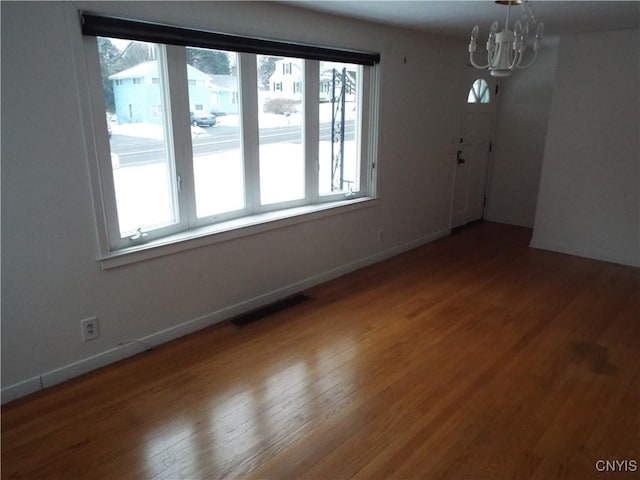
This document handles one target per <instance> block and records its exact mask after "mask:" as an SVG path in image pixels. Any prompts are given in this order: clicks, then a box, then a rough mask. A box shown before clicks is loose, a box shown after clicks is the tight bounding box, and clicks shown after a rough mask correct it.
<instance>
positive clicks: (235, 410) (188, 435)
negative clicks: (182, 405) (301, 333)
mask: <svg viewBox="0 0 640 480" xmlns="http://www.w3.org/2000/svg"><path fill="white" fill-rule="evenodd" d="M356 349H357V344H356V342H354V341H353V340H352V339H350V338H349V337H348V336H345V337H343V338H341V339H340V340H339V341H337V342H336V341H335V339H334V341H333V342H332V343H331V344H328V345H322V348H319V349H314V352H313V353H310V354H309V355H306V356H305V357H304V358H303V357H300V356H298V357H297V358H291V361H290V362H289V363H286V364H284V365H283V364H280V365H278V368H277V371H271V372H265V373H264V379H263V380H262V382H260V383H257V382H256V383H254V384H247V383H246V382H245V381H244V380H243V379H241V378H238V380H237V382H230V383H227V384H226V385H225V387H224V388H225V391H224V392H219V393H217V394H215V397H213V398H212V399H211V401H210V402H209V404H208V407H207V408H208V409H209V413H208V415H207V416H206V417H205V416H204V415H199V414H197V415H194V418H199V419H202V418H209V419H210V421H209V422H208V424H206V423H204V422H202V421H201V422H200V424H194V423H193V421H189V419H188V417H186V416H185V412H182V414H181V417H180V418H178V419H176V418H174V419H171V420H170V421H168V422H167V423H166V424H165V425H163V426H162V427H160V428H158V429H156V430H155V431H153V432H151V433H150V434H149V435H148V436H147V437H146V438H147V444H146V447H145V456H146V462H145V463H146V465H147V472H148V476H149V478H199V477H201V476H202V475H203V473H205V471H206V473H207V475H208V476H210V475H215V474H218V475H225V474H230V473H232V472H234V471H235V469H236V468H237V466H238V465H240V464H242V463H243V462H245V463H248V464H251V462H252V460H255V458H256V457H257V456H258V455H260V454H262V453H264V451H265V449H268V448H273V447H274V446H275V447H276V448H278V447H277V445H279V444H283V445H287V444H289V443H290V442H291V438H292V436H293V437H300V436H301V435H304V432H305V430H306V429H307V428H310V427H312V426H314V425H317V423H318V422H321V421H322V409H323V408H326V407H327V405H330V404H331V403H332V402H331V400H332V399H331V395H333V394H334V393H333V392H334V391H339V392H340V393H341V395H344V389H345V388H348V385H349V383H351V382H353V380H354V379H353V375H354V370H353V367H354V364H353V360H354V359H355V358H356V354H357V351H356ZM203 408H204V407H203ZM201 456H204V458H200V457H201ZM199 460H200V461H201V462H200V461H199ZM212 465H215V472H212V470H211V467H212ZM201 468H202V469H201ZM203 469H205V470H203Z"/></svg>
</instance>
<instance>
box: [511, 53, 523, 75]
mask: <svg viewBox="0 0 640 480" xmlns="http://www.w3.org/2000/svg"><path fill="white" fill-rule="evenodd" d="M514 52H515V53H514V55H513V60H511V59H510V60H511V62H510V64H509V70H513V69H514V68H518V67H519V65H520V63H521V62H522V51H520V50H514ZM509 56H511V54H510V55H509Z"/></svg>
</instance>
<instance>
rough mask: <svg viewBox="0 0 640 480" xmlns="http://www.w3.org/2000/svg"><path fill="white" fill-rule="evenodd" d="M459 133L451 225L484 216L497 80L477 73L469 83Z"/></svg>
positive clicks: (457, 224)
mask: <svg viewBox="0 0 640 480" xmlns="http://www.w3.org/2000/svg"><path fill="white" fill-rule="evenodd" d="M465 94H466V98H465V99H466V102H465V104H464V107H463V109H462V115H461V122H460V135H459V136H458V147H457V155H456V158H455V160H454V161H455V162H456V170H455V178H454V185H453V200H452V209H451V228H455V227H459V226H461V225H465V224H467V223H469V222H472V221H474V220H479V219H481V218H483V216H484V207H485V203H486V202H485V194H486V187H487V173H488V169H489V155H490V148H491V136H492V133H493V124H494V116H495V94H496V87H495V80H494V79H493V78H492V77H490V76H487V77H484V76H482V77H481V76H479V75H478V76H477V77H475V79H474V80H473V81H471V82H469V84H468V85H467V91H466V92H465Z"/></svg>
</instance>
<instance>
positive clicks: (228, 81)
mask: <svg viewBox="0 0 640 480" xmlns="http://www.w3.org/2000/svg"><path fill="white" fill-rule="evenodd" d="M209 78H210V79H211V82H212V83H213V86H214V90H217V91H228V92H237V91H238V77H234V76H233V75H209Z"/></svg>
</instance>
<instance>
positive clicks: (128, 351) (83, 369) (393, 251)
mask: <svg viewBox="0 0 640 480" xmlns="http://www.w3.org/2000/svg"><path fill="white" fill-rule="evenodd" d="M450 233H451V230H450V229H445V230H440V231H437V232H434V233H432V234H430V235H426V236H424V237H421V238H419V239H417V240H414V241H412V242H408V243H405V244H402V245H399V246H396V247H393V248H390V249H387V250H384V251H382V252H378V253H376V254H374V255H371V256H368V257H365V258H363V259H360V260H356V261H355V262H352V263H348V264H346V265H343V266H341V267H338V268H334V269H331V270H327V271H325V272H322V273H320V274H318V275H314V276H312V277H309V278H306V279H304V280H301V281H299V282H295V283H293V284H290V285H287V286H286V287H283V288H279V289H276V290H272V291H270V292H267V293H265V294H263V295H259V296H257V297H254V298H251V299H249V300H246V301H243V302H240V303H237V304H235V305H231V306H229V307H225V308H223V309H220V310H217V311H215V312H211V313H208V314H206V315H203V316H201V317H198V318H194V319H192V320H189V321H187V322H184V323H181V324H179V325H176V326H174V327H170V328H167V329H165V330H161V331H159V332H156V333H153V334H151V335H148V336H146V337H144V338H140V339H136V340H135V341H133V342H131V343H127V344H125V345H118V346H117V347H115V348H112V349H110V350H106V351H104V352H101V353H99V354H97V355H93V356H91V357H87V358H84V359H82V360H79V361H77V362H74V363H71V364H68V365H64V366H62V367H60V368H56V369H54V370H50V371H48V372H45V373H43V374H42V375H39V376H36V377H32V378H29V379H26V380H24V381H21V382H18V383H15V384H13V385H9V386H7V387H5V388H3V389H2V391H1V402H2V404H5V403H7V402H10V401H12V400H16V399H18V398H20V397H24V396H26V395H29V394H31V393H34V392H37V391H38V390H42V389H44V388H47V387H51V386H53V385H56V384H58V383H61V382H64V381H66V380H70V379H72V378H75V377H78V376H80V375H84V374H85V373H89V372H91V371H93V370H96V369H98V368H100V367H104V366H106V365H110V364H112V363H115V362H117V361H120V360H123V359H125V358H127V357H130V356H133V355H135V354H137V353H140V352H142V351H144V350H145V349H146V348H147V347H146V346H149V347H154V346H157V345H160V344H162V343H166V342H169V341H171V340H175V339H177V338H180V337H183V336H185V335H188V334H190V333H193V332H196V331H198V330H201V329H203V328H206V327H209V326H211V325H214V324H216V323H219V322H222V321H224V320H228V319H230V318H233V317H235V316H237V315H241V314H243V313H246V312H249V311H251V310H254V309H256V308H259V307H262V306H264V305H268V304H270V303H273V302H275V301H278V300H281V299H283V298H286V297H288V296H290V295H293V294H295V293H298V292H300V291H302V290H305V289H308V288H311V287H313V286H316V285H319V284H321V283H324V282H327V281H329V280H333V279H334V278H338V277H341V276H342V275H346V274H347V273H350V272H353V271H355V270H358V269H360V268H363V267H367V266H369V265H373V264H374V263H378V262H380V261H382V260H385V259H387V258H391V257H394V256H396V255H399V254H401V253H403V252H406V251H409V250H412V249H414V248H417V247H420V246H422V245H425V244H427V243H430V242H433V241H434V240H437V239H439V238H442V237H445V236H447V235H449V234H450Z"/></svg>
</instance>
